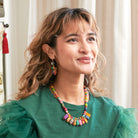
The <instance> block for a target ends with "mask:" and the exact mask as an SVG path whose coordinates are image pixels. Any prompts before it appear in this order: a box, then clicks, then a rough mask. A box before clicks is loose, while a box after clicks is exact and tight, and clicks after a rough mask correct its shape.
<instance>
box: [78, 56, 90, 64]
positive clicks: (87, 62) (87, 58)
mask: <svg viewBox="0 0 138 138" xmlns="http://www.w3.org/2000/svg"><path fill="white" fill-rule="evenodd" d="M77 60H78V61H79V62H80V63H84V64H90V63H91V62H92V58H90V57H81V58H78V59H77Z"/></svg>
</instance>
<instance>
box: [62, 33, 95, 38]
mask: <svg viewBox="0 0 138 138" xmlns="http://www.w3.org/2000/svg"><path fill="white" fill-rule="evenodd" d="M87 35H88V36H90V35H94V36H96V33H88V34H87ZM71 36H79V35H78V34H69V35H67V36H65V37H64V39H66V38H68V37H71Z"/></svg>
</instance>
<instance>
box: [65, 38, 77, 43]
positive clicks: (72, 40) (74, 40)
mask: <svg viewBox="0 0 138 138" xmlns="http://www.w3.org/2000/svg"><path fill="white" fill-rule="evenodd" d="M76 41H78V40H77V39H76V38H71V39H69V40H68V41H67V42H76Z"/></svg>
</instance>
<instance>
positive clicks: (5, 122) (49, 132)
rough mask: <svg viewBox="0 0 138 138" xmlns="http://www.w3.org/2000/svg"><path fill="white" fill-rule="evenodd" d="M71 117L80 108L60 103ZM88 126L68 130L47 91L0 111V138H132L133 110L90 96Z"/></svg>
mask: <svg viewBox="0 0 138 138" xmlns="http://www.w3.org/2000/svg"><path fill="white" fill-rule="evenodd" d="M64 104H65V106H66V107H67V109H68V111H69V113H70V114H71V115H72V116H76V117H79V116H81V115H82V113H83V110H84V105H73V104H69V103H66V102H64ZM87 111H88V112H89V113H91V118H90V119H89V121H88V123H87V124H85V125H83V126H72V125H69V124H68V123H66V122H65V121H63V120H62V117H63V116H64V115H65V113H64V111H63V109H62V107H61V104H60V103H59V101H58V100H57V99H56V98H55V97H54V96H53V94H52V93H51V91H50V90H49V88H47V87H40V88H39V89H38V90H37V91H36V93H35V94H33V95H31V96H29V97H27V98H25V99H22V100H20V101H11V102H9V103H7V104H5V105H3V106H1V107H0V138H136V137H138V135H137V134H136V133H137V132H138V124H137V121H136V118H135V115H134V111H135V109H132V108H129V109H124V108H123V107H119V106H116V105H115V104H114V102H113V101H112V100H111V99H109V98H106V97H94V96H93V95H92V94H91V93H90V99H89V102H88V109H87Z"/></svg>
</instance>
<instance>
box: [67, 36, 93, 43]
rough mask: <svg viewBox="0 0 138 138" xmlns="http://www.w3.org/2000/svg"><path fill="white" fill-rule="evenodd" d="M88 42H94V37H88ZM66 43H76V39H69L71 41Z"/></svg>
mask: <svg viewBox="0 0 138 138" xmlns="http://www.w3.org/2000/svg"><path fill="white" fill-rule="evenodd" d="M88 41H89V42H92V41H96V38H95V37H89V38H88ZM67 42H78V39H76V38H71V39H69V40H67Z"/></svg>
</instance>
